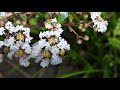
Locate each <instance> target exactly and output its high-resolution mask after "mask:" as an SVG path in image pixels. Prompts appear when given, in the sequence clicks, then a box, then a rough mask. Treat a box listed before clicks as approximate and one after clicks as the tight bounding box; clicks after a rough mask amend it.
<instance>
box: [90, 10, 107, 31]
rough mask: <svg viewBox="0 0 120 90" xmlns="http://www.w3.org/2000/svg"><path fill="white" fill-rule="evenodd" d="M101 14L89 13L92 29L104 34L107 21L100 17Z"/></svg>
mask: <svg viewBox="0 0 120 90" xmlns="http://www.w3.org/2000/svg"><path fill="white" fill-rule="evenodd" d="M101 14H102V12H90V15H91V19H92V22H93V23H94V25H93V27H94V28H96V29H97V31H98V32H102V33H103V32H105V31H106V30H107V25H108V21H105V20H104V19H103V18H102V17H101Z"/></svg>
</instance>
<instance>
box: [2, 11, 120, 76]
mask: <svg viewBox="0 0 120 90" xmlns="http://www.w3.org/2000/svg"><path fill="white" fill-rule="evenodd" d="M106 18H107V20H108V23H109V25H108V30H107V31H106V32H105V33H96V32H94V31H93V30H86V32H85V34H87V35H89V37H90V39H89V41H83V44H81V45H79V44H77V41H76V38H75V35H74V34H73V33H70V32H69V30H65V31H64V33H63V34H62V36H63V37H64V38H65V39H66V40H67V41H68V43H69V44H70V46H71V50H70V51H69V52H67V56H66V57H65V58H64V59H63V63H62V64H60V65H56V66H52V65H49V67H46V68H42V67H41V66H40V65H39V64H35V63H34V62H31V65H30V66H29V67H27V68H24V67H21V66H19V64H18V65H16V64H14V65H12V64H11V63H10V62H5V63H1V64H0V77H1V78H2V77H5V78H26V77H29V78H31V77H32V78H119V77H120V12H107V13H106ZM9 64H11V65H9Z"/></svg>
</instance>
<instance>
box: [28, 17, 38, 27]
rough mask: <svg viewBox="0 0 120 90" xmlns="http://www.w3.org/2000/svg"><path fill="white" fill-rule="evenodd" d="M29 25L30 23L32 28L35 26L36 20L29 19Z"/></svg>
mask: <svg viewBox="0 0 120 90" xmlns="http://www.w3.org/2000/svg"><path fill="white" fill-rule="evenodd" d="M29 23H30V25H31V26H32V25H36V24H37V20H36V19H35V18H31V19H30V20H29Z"/></svg>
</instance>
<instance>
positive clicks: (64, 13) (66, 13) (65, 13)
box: [60, 12, 68, 18]
mask: <svg viewBox="0 0 120 90" xmlns="http://www.w3.org/2000/svg"><path fill="white" fill-rule="evenodd" d="M60 14H61V15H63V16H64V18H67V17H68V12H60Z"/></svg>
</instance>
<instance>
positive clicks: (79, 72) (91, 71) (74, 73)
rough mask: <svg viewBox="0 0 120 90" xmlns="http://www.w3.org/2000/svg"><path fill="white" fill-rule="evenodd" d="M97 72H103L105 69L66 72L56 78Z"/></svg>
mask: <svg viewBox="0 0 120 90" xmlns="http://www.w3.org/2000/svg"><path fill="white" fill-rule="evenodd" d="M95 72H103V70H87V71H76V72H72V73H69V74H66V75H63V76H58V77H56V78H69V77H72V76H76V75H80V74H84V73H95Z"/></svg>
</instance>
